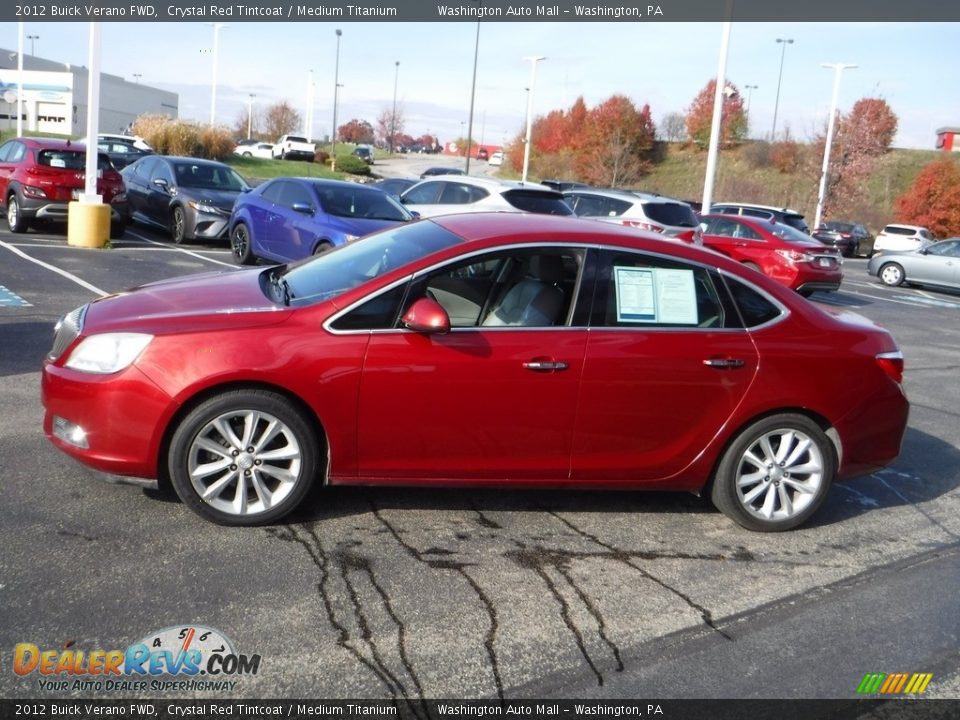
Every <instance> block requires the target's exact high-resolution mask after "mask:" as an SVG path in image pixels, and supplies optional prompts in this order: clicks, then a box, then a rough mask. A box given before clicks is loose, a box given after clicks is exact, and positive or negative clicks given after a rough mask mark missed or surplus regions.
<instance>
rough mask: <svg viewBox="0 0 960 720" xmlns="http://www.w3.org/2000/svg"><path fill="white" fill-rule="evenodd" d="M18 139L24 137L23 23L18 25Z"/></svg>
mask: <svg viewBox="0 0 960 720" xmlns="http://www.w3.org/2000/svg"><path fill="white" fill-rule="evenodd" d="M17 137H23V23H22V22H18V23H17Z"/></svg>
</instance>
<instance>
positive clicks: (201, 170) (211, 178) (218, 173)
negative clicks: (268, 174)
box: [173, 162, 249, 192]
mask: <svg viewBox="0 0 960 720" xmlns="http://www.w3.org/2000/svg"><path fill="white" fill-rule="evenodd" d="M173 171H174V173H175V174H176V176H177V185H179V186H180V187H184V188H202V189H205V190H232V191H234V192H240V191H242V190H246V189H248V187H249V186H248V185H247V183H246V181H245V180H244V179H243V178H242V177H240V176H239V175H238V174H237V173H236V172H235V171H234V170H233V169H232V168H229V167H227V166H226V165H213V164H207V163H189V162H181V163H174V165H173Z"/></svg>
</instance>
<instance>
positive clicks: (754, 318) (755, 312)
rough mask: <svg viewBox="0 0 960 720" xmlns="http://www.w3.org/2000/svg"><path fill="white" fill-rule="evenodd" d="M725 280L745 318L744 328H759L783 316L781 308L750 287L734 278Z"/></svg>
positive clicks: (741, 314)
mask: <svg viewBox="0 0 960 720" xmlns="http://www.w3.org/2000/svg"><path fill="white" fill-rule="evenodd" d="M725 280H726V283H727V288H729V290H730V294H731V295H733V299H734V302H736V304H737V308H738V309H739V311H740V316H741V317H742V318H743V324H744V327H748V328H753V327H759V326H760V325H763V324H764V323H768V322H770V321H771V320H775V319H776V318H778V317H779V316H780V315H781V310H780V308H778V307H777V306H776V305H774V304H773V303H772V302H770V300H768V299H767V298H766V297H764V296H763V295H761V294H760V293H759V292H757V291H756V290H754V289H753V288H751V287H750V286H748V285H746V284H745V283H742V282H740V281H739V280H736V279H734V278H732V277H726V278H725Z"/></svg>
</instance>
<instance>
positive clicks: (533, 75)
mask: <svg viewBox="0 0 960 720" xmlns="http://www.w3.org/2000/svg"><path fill="white" fill-rule="evenodd" d="M523 59H524V60H529V61H530V92H528V93H527V134H526V136H525V137H524V140H523V177H522V178H520V182H521V183H525V182H526V181H527V170H528V169H529V167H530V135H531V133H532V132H533V89H534V86H535V85H536V82H537V63H538V62H540V61H541V60H546V59H547V58H546V56H545V55H535V56H533V57H525V58H523Z"/></svg>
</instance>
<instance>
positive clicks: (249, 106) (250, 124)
mask: <svg viewBox="0 0 960 720" xmlns="http://www.w3.org/2000/svg"><path fill="white" fill-rule="evenodd" d="M255 97H256V95H254V94H253V93H250V94H249V95H248V96H247V140H249V139H250V138H251V137H252V135H253V99H254V98H255Z"/></svg>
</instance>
